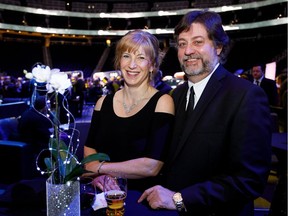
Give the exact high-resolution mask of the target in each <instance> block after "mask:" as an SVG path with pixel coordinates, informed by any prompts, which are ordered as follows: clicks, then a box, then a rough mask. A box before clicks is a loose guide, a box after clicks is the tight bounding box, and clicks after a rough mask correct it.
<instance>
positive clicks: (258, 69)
mask: <svg viewBox="0 0 288 216" xmlns="http://www.w3.org/2000/svg"><path fill="white" fill-rule="evenodd" d="M252 76H253V78H254V79H256V80H258V79H260V78H261V77H262V76H263V72H262V69H261V67H260V66H254V67H252Z"/></svg>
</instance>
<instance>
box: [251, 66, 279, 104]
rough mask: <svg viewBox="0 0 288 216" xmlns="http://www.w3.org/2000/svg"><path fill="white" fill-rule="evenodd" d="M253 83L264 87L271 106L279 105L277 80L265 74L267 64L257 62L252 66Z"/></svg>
mask: <svg viewBox="0 0 288 216" xmlns="http://www.w3.org/2000/svg"><path fill="white" fill-rule="evenodd" d="M251 72H252V77H253V80H252V81H253V83H254V84H255V85H258V86H260V87H261V88H263V89H264V91H265V92H266V94H267V97H268V100H269V104H270V105H271V106H278V105H279V104H278V93H277V85H276V81H274V80H271V79H268V78H266V77H265V76H264V74H265V66H264V65H262V64H255V65H254V66H253V67H252V70H251Z"/></svg>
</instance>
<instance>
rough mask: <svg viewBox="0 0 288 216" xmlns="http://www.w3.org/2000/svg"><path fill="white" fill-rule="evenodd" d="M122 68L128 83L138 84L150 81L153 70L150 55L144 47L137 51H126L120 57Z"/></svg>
mask: <svg viewBox="0 0 288 216" xmlns="http://www.w3.org/2000/svg"><path fill="white" fill-rule="evenodd" d="M120 70H121V72H122V76H123V78H124V80H125V82H126V84H127V85H132V86H137V85H140V84H142V83H143V82H149V81H148V80H149V72H150V71H152V70H153V67H152V65H151V60H150V57H149V56H147V55H146V54H145V52H144V50H143V48H142V47H140V48H139V49H138V50H137V51H136V52H128V51H126V52H124V53H123V54H122V56H121V59H120Z"/></svg>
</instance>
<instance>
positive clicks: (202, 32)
mask: <svg viewBox="0 0 288 216" xmlns="http://www.w3.org/2000/svg"><path fill="white" fill-rule="evenodd" d="M177 45H178V60H179V62H180V64H181V67H182V69H183V70H184V72H185V73H186V75H187V76H188V77H189V76H196V75H199V74H207V75H208V74H209V73H211V72H212V70H213V69H214V67H215V65H216V64H217V63H218V61H219V58H218V55H219V54H220V53H221V50H222V47H218V48H217V47H215V45H214V44H213V41H212V40H210V39H209V38H208V33H207V31H206V29H205V27H204V26H203V25H202V24H199V23H192V24H191V26H190V29H189V31H187V32H186V31H183V32H181V33H180V34H179V37H178V41H177Z"/></svg>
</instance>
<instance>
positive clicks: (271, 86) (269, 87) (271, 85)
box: [260, 77, 278, 106]
mask: <svg viewBox="0 0 288 216" xmlns="http://www.w3.org/2000/svg"><path fill="white" fill-rule="evenodd" d="M260 87H261V88H263V89H264V91H265V92H266V94H267V97H268V100H269V104H270V105H272V106H277V105H278V93H277V86H276V82H275V81H274V80H271V79H267V78H265V77H264V78H263V79H262V81H261V83H260Z"/></svg>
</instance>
